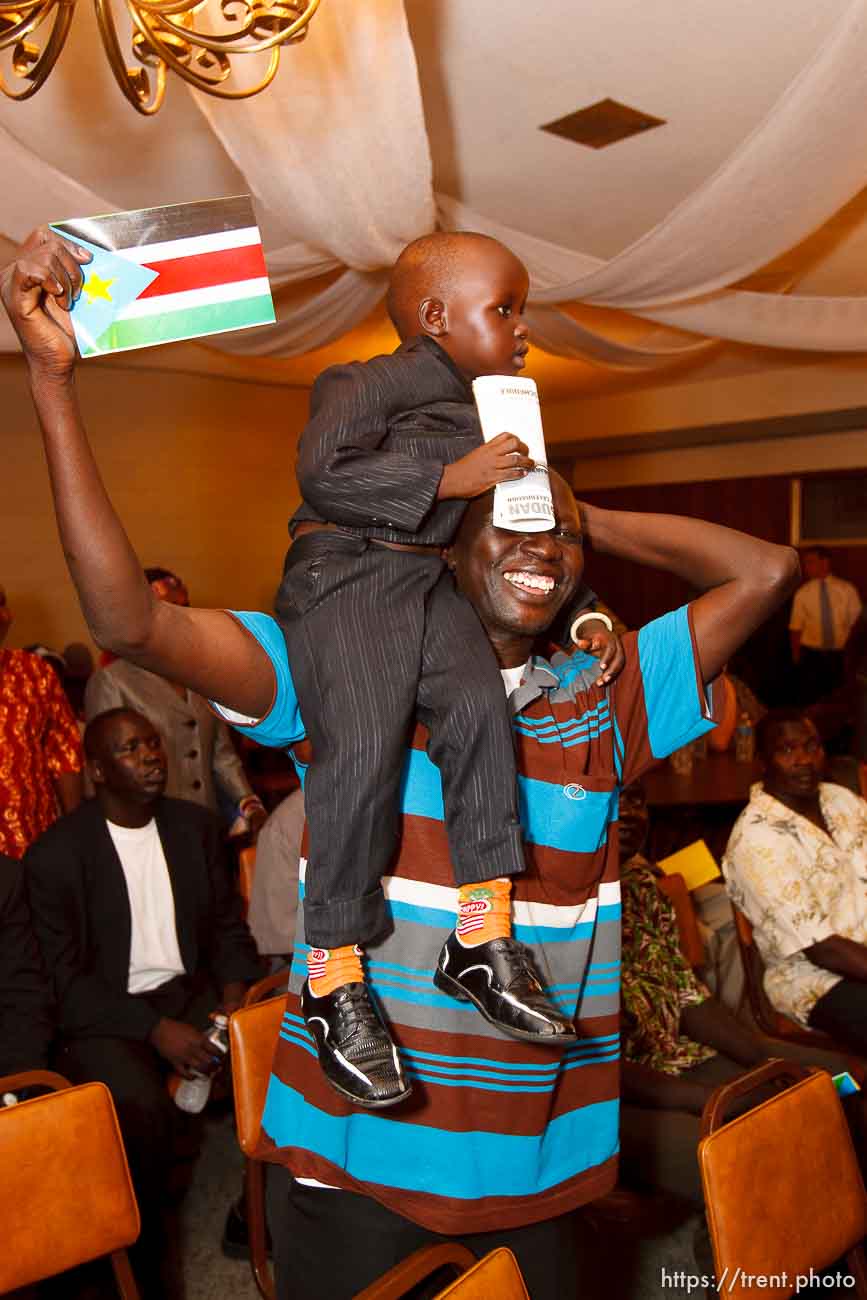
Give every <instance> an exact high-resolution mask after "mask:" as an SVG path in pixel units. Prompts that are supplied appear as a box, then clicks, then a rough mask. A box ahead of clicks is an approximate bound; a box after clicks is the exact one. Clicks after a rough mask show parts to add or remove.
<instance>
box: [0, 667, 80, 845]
mask: <svg viewBox="0 0 867 1300" xmlns="http://www.w3.org/2000/svg"><path fill="white" fill-rule="evenodd" d="M82 763H83V757H82V749H81V737H80V735H79V733H78V725H77V723H76V721H75V717H74V716H73V713H72V710H71V709H70V707H69V704H68V703H67V700H66V696H65V695H64V693H63V687H62V686H61V685H60V682H59V680H58V678H57V674H56V673H55V671H54V669H53V668H51V667H49V665H48V664H47V663H45V662H44V660H42V659H40V658H39V656H38V655H33V654H29V653H28V652H27V651H26V650H2V651H0V853H5V854H6V855H7V857H10V858H22V857H23V856H24V853H25V851H26V849H27V848H28V847H29V845H31V844H32V843H33V841H34V840H35V839H37V838H38V837H39V836H40V835H41V834H42V832H43V831H45V830H47V829H48V827H49V826H50V825H51V824H52V822H54V821H56V820H57V816H58V806H57V797H56V795H55V792H54V784H53V780H54V778H55V777H58V776H60V775H62V774H63V773H64V772H80V771H81V768H82Z"/></svg>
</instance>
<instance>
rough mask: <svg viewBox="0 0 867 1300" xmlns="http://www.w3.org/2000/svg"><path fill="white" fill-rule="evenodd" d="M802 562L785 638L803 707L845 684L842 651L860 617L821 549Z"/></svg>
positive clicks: (851, 591)
mask: <svg viewBox="0 0 867 1300" xmlns="http://www.w3.org/2000/svg"><path fill="white" fill-rule="evenodd" d="M801 563H802V568H803V572H804V575H805V577H806V579H807V580H806V582H805V583H804V584H803V586H801V587H799V588H798V590H797V591H796V592H795V598H794V600H793V601H792V613H791V617H790V619H789V635H790V637H791V642H792V660H793V662H794V663H795V664H796V666H797V668H798V686H799V698H800V703H801V705H802V706H807V705H810V704H814V703H815V702H816V700H818V699H820V698H821V696H823V695H828V694H830V692H831V691H833V690H836V689H837V688H838V687H839V686H842V685H843V676H844V653H843V652H844V650H845V647H846V642H847V641H848V639H849V633H850V632H851V631H852V628H853V626H854V624H855V623H856V622H857V620H858V616H859V614H860V613H861V597H860V596H859V595H858V592H857V590H856V588H855V587H853V585H852V583H851V582H846V581H844V579H843V578H837V577H835V576H834V574H833V573H832V572H831V554H830V552H829V551H827V550H826V549H825V547H824V546H814V547H811V548H810V549H809V550H808V551H805V552H804V553H803V555H802V557H801Z"/></svg>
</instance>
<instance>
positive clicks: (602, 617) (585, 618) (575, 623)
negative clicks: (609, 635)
mask: <svg viewBox="0 0 867 1300" xmlns="http://www.w3.org/2000/svg"><path fill="white" fill-rule="evenodd" d="M594 618H595V619H598V621H599V622H600V623H604V624H605V626H606V627H607V628H608V631H609V632H613V631H614V624H613V623H612V622H611V619H610V618H609V617H608V615H607V614H597V613H596V611H595V609H591V610H588V611H587V613H586V614H579V615H578V617H577V618H576V619H573V620H572V626H571V628H570V629H569V635H570V637H571V638H572V640H573V641H577V640H578V629H579V627H580V626H581V624H582V623H589V622H590V620H591V619H594Z"/></svg>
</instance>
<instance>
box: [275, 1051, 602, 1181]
mask: <svg viewBox="0 0 867 1300" xmlns="http://www.w3.org/2000/svg"><path fill="white" fill-rule="evenodd" d="M617 1121H618V1105H617V1102H616V1101H601V1102H594V1103H592V1104H591V1105H589V1106H582V1107H581V1109H580V1110H574V1111H570V1112H569V1113H568V1114H566V1115H560V1116H558V1117H557V1118H556V1119H554V1120H552V1121H551V1122H550V1123H549V1124H548V1126H547V1128H546V1129H545V1132H544V1133H543V1134H541V1135H535V1134H534V1135H530V1136H523V1135H513V1134H503V1133H486V1132H484V1131H480V1130H478V1129H477V1130H475V1131H474V1132H473V1133H472V1135H471V1136H472V1142H471V1143H469V1144H468V1138H469V1137H470V1135H469V1134H465V1133H450V1132H448V1131H446V1130H444V1129H438V1128H427V1127H425V1126H424V1125H422V1124H409V1123H406V1122H404V1121H401V1120H399V1119H397V1118H396V1117H395V1116H394V1114H393V1113H390V1114H389V1115H387V1116H378V1115H373V1114H367V1113H365V1112H363V1111H357V1112H353V1114H351V1115H348V1116H334V1115H327V1114H325V1112H324V1111H321V1110H318V1109H317V1108H316V1107H315V1106H311V1105H310V1104H309V1103H308V1102H306V1101H305V1100H304V1098H303V1097H302V1096H301V1094H300V1093H298V1092H297V1091H296V1090H295V1089H294V1088H290V1087H289V1086H288V1085H287V1084H285V1083H283V1081H282V1080H281V1079H279V1078H277V1076H275V1075H272V1077H271V1086H270V1088H269V1089H268V1097H267V1100H266V1103H265V1113H264V1115H263V1117H262V1125H263V1128H264V1130H265V1132H266V1133H267V1134H268V1136H269V1137H270V1138H271V1140H272V1141H273V1142H274V1143H275V1144H276V1145H277V1146H278V1147H296V1148H301V1149H302V1150H306V1151H315V1152H316V1153H317V1155H319V1156H321V1157H322V1158H323V1159H325V1160H328V1161H330V1162H331V1164H333V1165H336V1167H337V1168H338V1169H346V1170H349V1171H350V1172H351V1174H352V1177H353V1178H354V1179H356V1180H357V1181H359V1182H362V1183H373V1184H380V1185H382V1186H386V1187H395V1188H404V1189H406V1190H407V1191H416V1190H417V1189H418V1188H419V1187H420V1186H422V1187H425V1188H427V1189H429V1190H433V1191H434V1192H435V1193H436V1194H437V1195H439V1196H446V1197H453V1198H455V1199H458V1200H465V1201H472V1200H477V1199H478V1198H479V1197H482V1196H490V1195H491V1189H492V1188H494V1187H495V1188H496V1189H497V1195H498V1196H537V1195H538V1194H539V1193H540V1192H543V1191H546V1190H547V1189H548V1188H550V1187H556V1186H557V1185H558V1184H559V1183H562V1182H565V1181H566V1180H567V1179H570V1178H574V1177H575V1176H576V1174H580V1173H582V1172H583V1171H584V1170H585V1169H592V1168H593V1167H594V1166H595V1165H598V1164H602V1163H604V1162H605V1161H606V1160H608V1159H610V1158H611V1157H612V1156H613V1155H615V1154H616V1152H617ZM384 1125H385V1126H386V1127H383V1126H384ZM470 1149H471V1150H472V1159H468V1158H467V1154H468V1150H470Z"/></svg>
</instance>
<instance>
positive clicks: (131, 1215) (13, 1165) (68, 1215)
mask: <svg viewBox="0 0 867 1300" xmlns="http://www.w3.org/2000/svg"><path fill="white" fill-rule="evenodd" d="M37 1084H40V1085H42V1086H43V1087H48V1088H51V1089H52V1090H53V1091H51V1092H49V1093H47V1094H46V1095H44V1096H42V1097H34V1098H33V1099H32V1100H30V1101H22V1102H19V1103H18V1105H17V1106H8V1107H5V1108H3V1109H0V1167H2V1169H3V1177H2V1178H0V1223H2V1224H3V1239H4V1241H5V1243H6V1245H5V1248H4V1249H3V1250H0V1294H5V1293H6V1292H7V1291H13V1290H16V1289H17V1288H19V1287H26V1286H31V1285H32V1284H33V1283H35V1282H41V1281H42V1280H43V1279H45V1278H48V1277H54V1276H55V1275H56V1274H58V1273H65V1272H66V1271H67V1269H71V1268H76V1267H77V1266H78V1265H79V1264H86V1263H89V1262H90V1261H91V1260H94V1259H99V1258H100V1257H102V1256H104V1255H108V1256H110V1258H111V1266H112V1269H113V1270H114V1277H115V1281H116V1283H117V1288H118V1292H119V1293H120V1295H121V1297H122V1300H139V1293H138V1290H137V1288H136V1284H135V1281H134V1279H133V1274H132V1269H131V1268H130V1264H129V1259H128V1258H127V1253H126V1247H127V1246H130V1245H132V1243H133V1242H134V1241H135V1240H136V1238H137V1237H138V1234H139V1229H140V1223H139V1213H138V1205H137V1204H136V1199H135V1193H134V1192H133V1188H132V1182H131V1180H130V1176H129V1169H128V1167H127V1162H126V1153H125V1151H124V1147H123V1140H122V1139H121V1135H120V1128H119V1127H118V1122H117V1116H116V1114H115V1110H114V1103H113V1102H112V1099H111V1093H110V1092H109V1090H108V1088H106V1086H105V1084H103V1083H84V1084H81V1085H80V1086H79V1087H73V1086H72V1085H71V1084H70V1082H69V1080H68V1079H64V1078H63V1076H62V1075H59V1074H54V1073H53V1072H51V1071H48V1070H30V1071H28V1072H27V1073H24V1074H12V1075H7V1076H6V1077H5V1078H2V1079H0V1093H4V1092H16V1091H17V1090H18V1089H20V1088H29V1087H35V1086H36V1085H37Z"/></svg>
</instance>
